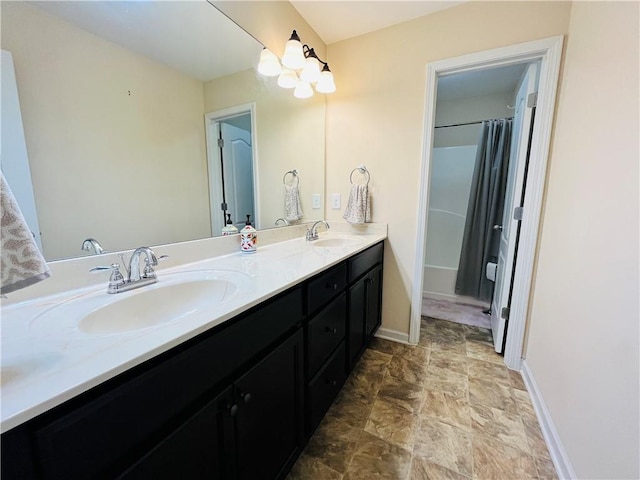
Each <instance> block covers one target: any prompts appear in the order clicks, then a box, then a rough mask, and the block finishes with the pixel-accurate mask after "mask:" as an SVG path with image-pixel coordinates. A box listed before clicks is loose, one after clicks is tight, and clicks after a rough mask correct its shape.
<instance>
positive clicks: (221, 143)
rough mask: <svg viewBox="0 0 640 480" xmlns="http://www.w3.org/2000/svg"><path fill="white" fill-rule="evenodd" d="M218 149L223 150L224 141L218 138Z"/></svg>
mask: <svg viewBox="0 0 640 480" xmlns="http://www.w3.org/2000/svg"><path fill="white" fill-rule="evenodd" d="M218 147H219V148H224V139H223V138H219V139H218Z"/></svg>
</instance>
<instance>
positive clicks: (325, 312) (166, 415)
mask: <svg viewBox="0 0 640 480" xmlns="http://www.w3.org/2000/svg"><path fill="white" fill-rule="evenodd" d="M382 245H383V244H382V242H381V243H379V244H377V245H374V246H373V247H370V248H369V249H367V250H365V251H363V252H361V253H359V254H357V255H355V256H354V257H352V258H351V259H348V260H346V261H344V262H342V263H340V264H338V265H337V266H335V267H332V268H331V269H329V270H327V271H326V272H322V273H320V274H318V275H316V276H315V277H313V278H312V279H310V280H307V281H305V282H303V283H302V284H301V285H298V286H296V287H293V288H291V289H289V290H288V291H286V292H284V293H282V294H280V295H278V296H276V297H275V298H273V299H270V300H268V301H266V302H264V303H262V304H260V305H258V306H257V307H254V308H252V309H251V310H249V311H247V312H245V313H243V314H241V315H239V316H238V317H236V318H234V319H232V320H229V321H227V322H225V323H224V324H222V325H220V326H218V327H215V328H214V329H212V330H211V331H208V332H205V333H203V334H201V335H199V336H197V337H195V338H193V339H191V340H189V341H187V342H185V343H183V344H181V345H179V346H176V347H174V348H173V349H171V350H169V351H167V352H165V353H163V354H161V355H159V356H158V357H155V358H153V359H151V360H149V361H147V362H145V363H143V364H141V365H139V366H137V367H134V368H132V369H130V370H129V371H127V372H125V373H123V374H121V375H119V376H117V377H115V378H113V379H111V380H108V381H106V382H105V383H103V384H101V385H99V386H97V387H95V388H93V389H91V390H89V391H88V392H85V393H83V394H81V395H79V396H78V397H76V398H73V399H72V400H69V401H67V402H66V403H64V404H62V405H60V406H58V407H56V408H54V409H52V410H50V411H49V412H46V413H44V414H42V415H40V416H38V417H36V418H34V419H32V420H30V421H28V422H26V423H24V424H22V425H20V426H18V427H16V428H14V429H12V430H10V431H8V432H6V433H4V434H3V435H2V463H1V465H2V478H3V480H4V479H14V478H20V479H22V478H44V479H51V478H53V479H85V478H86V479H89V478H91V479H93V478H122V479H136V480H137V479H163V478H167V479H169V478H171V479H173V478H189V479H192V478H193V479H199V478H207V479H215V480H217V479H220V480H255V479H281V478H284V477H285V476H286V474H287V473H288V471H289V469H290V468H291V466H292V465H293V463H294V462H295V460H296V458H297V457H298V455H299V454H300V452H301V451H302V448H303V447H304V445H305V443H306V441H307V440H308V438H309V436H310V435H311V434H312V433H313V431H314V430H315V428H316V427H317V425H318V424H319V423H320V421H321V420H322V418H323V416H324V415H325V413H326V411H327V410H328V408H329V407H330V406H331V403H332V402H333V400H334V399H335V396H336V395H337V393H338V392H339V391H340V388H341V387H342V385H343V384H344V382H345V380H346V378H347V376H348V374H349V371H350V369H351V368H352V367H353V365H354V364H355V361H357V358H359V356H360V355H361V353H362V351H363V350H364V348H366V345H367V344H368V342H369V339H370V338H371V335H373V333H375V330H376V329H377V328H378V326H379V325H380V302H381V288H382V255H383V251H382V248H383V247H382Z"/></svg>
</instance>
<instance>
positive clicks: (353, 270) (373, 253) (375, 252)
mask: <svg viewBox="0 0 640 480" xmlns="http://www.w3.org/2000/svg"><path fill="white" fill-rule="evenodd" d="M383 254H384V243H383V242H380V243H378V244H376V245H374V246H373V247H370V248H368V249H366V250H365V251H364V252H361V253H359V254H358V255H356V256H355V257H353V258H352V259H350V260H349V283H352V282H353V281H355V280H357V279H358V278H359V277H360V276H362V275H363V274H364V273H366V272H367V271H369V270H371V269H372V268H373V267H374V266H376V265H377V264H378V263H382V257H383Z"/></svg>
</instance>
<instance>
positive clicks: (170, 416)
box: [35, 288, 303, 478]
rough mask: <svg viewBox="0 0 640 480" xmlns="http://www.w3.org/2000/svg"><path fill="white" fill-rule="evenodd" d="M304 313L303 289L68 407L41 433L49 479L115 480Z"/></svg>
mask: <svg viewBox="0 0 640 480" xmlns="http://www.w3.org/2000/svg"><path fill="white" fill-rule="evenodd" d="M302 309H303V303H302V290H301V289H300V288H297V289H295V290H294V291H292V292H290V293H287V294H286V295H284V296H280V297H279V298H276V299H275V300H274V301H271V302H268V303H266V304H265V305H261V306H258V307H256V309H254V311H252V312H249V314H247V315H246V316H242V317H240V319H239V320H238V321H236V322H234V323H233V324H232V325H230V326H229V327H227V328H223V329H222V330H221V331H219V332H215V333H213V334H210V333H206V334H204V335H201V336H199V337H196V338H195V339H193V340H191V341H189V342H187V344H185V345H182V346H179V347H176V348H175V349H172V350H170V351H169V352H166V353H165V354H163V355H161V356H160V357H158V358H157V359H154V361H152V362H149V363H147V364H143V365H141V366H139V367H137V368H135V369H133V370H132V371H130V372H127V374H125V376H123V377H117V378H115V379H113V380H111V381H109V382H107V383H106V384H104V385H102V386H100V387H98V388H97V389H96V390H94V391H90V392H87V393H86V394H84V395H82V396H80V397H78V398H76V399H74V401H72V402H69V403H68V404H66V405H62V406H61V407H60V408H59V409H56V411H54V412H52V414H51V415H47V417H46V418H48V419H50V420H48V421H46V420H44V419H43V421H42V423H44V425H43V426H41V427H39V428H37V429H36V430H35V445H36V456H37V457H38V458H39V460H40V463H41V465H42V470H43V476H44V478H96V477H102V476H110V474H111V472H112V471H113V470H114V469H115V470H117V469H118V468H119V467H120V466H122V465H126V464H128V463H129V464H130V457H131V455H133V454H134V453H133V452H137V451H139V450H140V449H143V448H144V446H145V445H148V444H149V443H153V442H154V441H155V439H156V438H158V437H162V436H163V435H164V434H167V433H169V432H170V431H171V430H173V429H174V428H175V425H176V423H178V422H179V421H180V417H181V416H182V415H183V414H184V413H185V412H188V411H189V410H190V409H192V408H194V407H197V406H198V405H200V404H201V403H202V401H203V399H205V398H206V394H207V393H209V394H212V393H213V392H214V391H215V390H217V389H219V388H220V387H222V386H224V384H223V383H222V382H223V381H224V380H228V378H229V377H230V376H231V375H232V374H233V373H234V372H236V371H238V370H239V369H240V368H241V367H243V366H244V365H246V364H247V363H249V362H250V361H251V360H252V359H253V358H255V357H256V356H257V355H258V354H259V353H260V352H261V351H264V350H265V349H267V348H268V347H269V346H270V345H272V344H273V343H274V342H275V341H277V340H278V339H279V338H281V337H282V336H283V335H284V334H286V333H287V332H289V331H291V330H292V328H293V327H294V326H295V325H296V324H298V323H300V322H301V320H302ZM132 377H133V378H132ZM69 410H70V411H69ZM63 412H66V413H63ZM52 418H53V420H51V419H52ZM38 423H39V424H41V425H42V423H40V422H38Z"/></svg>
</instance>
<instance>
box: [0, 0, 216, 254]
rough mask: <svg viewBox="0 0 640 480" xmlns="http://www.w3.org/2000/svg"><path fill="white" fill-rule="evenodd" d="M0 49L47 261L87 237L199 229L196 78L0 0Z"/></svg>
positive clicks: (202, 204) (125, 242)
mask: <svg viewBox="0 0 640 480" xmlns="http://www.w3.org/2000/svg"><path fill="white" fill-rule="evenodd" d="M2 48H3V49H5V50H9V51H11V52H12V53H13V58H14V62H15V69H16V76H17V82H18V92H19V96H20V104H21V109H22V118H23V122H24V129H25V137H26V142H27V151H28V154H29V162H30V165H31V174H32V178H33V183H34V189H35V199H36V206H37V209H38V218H39V221H40V228H41V231H42V241H43V245H44V254H45V257H46V258H47V259H56V258H61V257H69V256H78V255H79V254H81V253H82V252H81V250H80V245H81V243H82V240H83V239H85V238H87V237H95V238H97V239H98V240H99V241H100V242H101V243H102V245H103V247H104V248H106V249H108V250H112V251H113V250H120V249H124V248H131V247H132V246H133V245H147V244H153V245H157V244H161V243H170V242H176V241H183V240H187V239H193V238H203V237H207V236H209V235H210V222H209V208H208V192H207V167H206V156H205V140H204V128H203V114H204V111H203V105H204V94H203V86H202V83H201V82H198V81H196V80H193V79H190V78H188V77H186V76H184V75H182V74H180V73H178V72H176V71H175V70H172V69H170V68H168V67H165V66H163V65H160V64H158V63H155V62H152V61H150V60H148V59H146V58H144V57H141V56H138V55H135V54H132V53H130V52H128V51H126V50H124V49H122V48H120V47H119V46H117V45H114V44H112V43H109V42H107V41H105V40H102V39H100V38H99V37H96V36H94V35H91V34H88V33H86V32H85V31H84V30H81V29H79V28H76V27H73V26H71V25H70V24H68V23H66V22H63V21H60V20H58V19H56V18H55V17H52V16H50V15H48V14H46V13H43V12H42V11H40V10H39V9H37V8H34V7H32V6H30V5H28V4H26V3H23V2H2ZM150 174H153V180H148V179H149V178H150ZM105 199H109V201H107V200H105ZM80 219H85V221H83V222H79V220H80Z"/></svg>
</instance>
